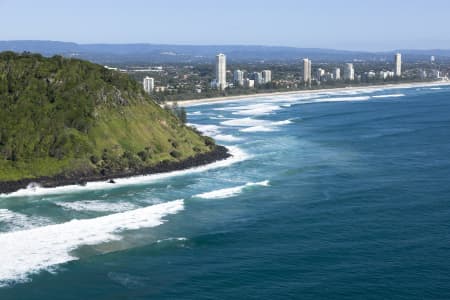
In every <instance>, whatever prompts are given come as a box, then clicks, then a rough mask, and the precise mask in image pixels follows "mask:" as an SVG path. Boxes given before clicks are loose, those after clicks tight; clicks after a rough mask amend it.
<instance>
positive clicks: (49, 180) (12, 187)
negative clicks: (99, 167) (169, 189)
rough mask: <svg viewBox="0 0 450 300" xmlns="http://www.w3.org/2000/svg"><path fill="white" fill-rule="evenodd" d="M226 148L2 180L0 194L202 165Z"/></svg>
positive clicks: (224, 153)
mask: <svg viewBox="0 0 450 300" xmlns="http://www.w3.org/2000/svg"><path fill="white" fill-rule="evenodd" d="M230 156H231V155H230V153H228V150H227V148H225V147H223V146H216V147H215V149H214V150H212V151H211V152H208V153H200V154H197V155H195V156H193V157H189V158H187V159H185V160H182V161H179V162H175V161H174V162H171V161H163V162H161V163H159V164H157V165H155V166H152V167H148V168H143V169H138V170H132V171H131V170H127V171H121V172H115V173H112V174H111V173H109V174H107V175H102V174H83V175H79V176H72V177H68V176H67V175H57V176H53V177H41V178H34V179H23V180H18V181H3V182H0V194H6V193H12V192H15V191H18V190H20V189H25V188H27V187H29V186H33V187H38V186H39V187H47V188H48V187H56V186H63V185H76V184H77V185H85V184H86V183H87V182H89V181H105V180H107V181H108V182H109V183H111V184H114V183H115V181H114V179H117V178H124V177H131V176H138V175H151V174H157V173H166V172H172V171H179V170H184V169H189V168H193V167H198V166H203V165H207V164H210V163H213V162H215V161H219V160H224V159H226V158H228V157H230Z"/></svg>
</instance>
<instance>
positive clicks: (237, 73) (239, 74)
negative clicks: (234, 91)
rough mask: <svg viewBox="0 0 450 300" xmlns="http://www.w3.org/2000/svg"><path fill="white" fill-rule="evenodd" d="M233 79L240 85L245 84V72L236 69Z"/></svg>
mask: <svg viewBox="0 0 450 300" xmlns="http://www.w3.org/2000/svg"><path fill="white" fill-rule="evenodd" d="M233 81H234V83H235V84H236V85H238V86H244V72H243V71H241V70H236V71H234V74H233Z"/></svg>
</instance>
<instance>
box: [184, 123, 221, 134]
mask: <svg viewBox="0 0 450 300" xmlns="http://www.w3.org/2000/svg"><path fill="white" fill-rule="evenodd" d="M186 125H188V126H192V127H195V128H196V129H197V130H198V131H200V132H201V133H203V134H205V135H216V134H219V133H220V129H221V127H220V126H217V125H203V124H192V123H188V124H186Z"/></svg>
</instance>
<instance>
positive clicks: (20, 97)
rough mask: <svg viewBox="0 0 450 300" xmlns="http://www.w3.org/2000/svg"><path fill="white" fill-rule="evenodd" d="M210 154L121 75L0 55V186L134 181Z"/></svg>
mask: <svg viewBox="0 0 450 300" xmlns="http://www.w3.org/2000/svg"><path fill="white" fill-rule="evenodd" d="M216 150H217V146H216V145H215V144H214V142H213V141H212V140H211V139H210V138H207V137H203V136H201V135H200V134H198V133H197V132H195V131H194V130H192V129H191V128H189V127H187V126H185V125H183V124H182V123H181V122H180V120H179V119H178V118H176V117H175V116H174V115H173V114H172V113H170V112H168V111H166V110H164V109H162V108H161V107H160V106H159V105H157V104H156V103H154V102H153V101H152V100H151V99H150V98H149V96H148V95H147V94H146V93H145V92H144V91H143V89H142V87H141V86H140V84H139V83H137V82H135V81H133V80H132V79H130V78H129V77H128V76H127V75H124V74H120V73H118V72H115V71H111V70H107V69H105V68H103V67H102V66H99V65H95V64H92V63H89V62H85V61H81V60H76V59H65V58H62V57H60V56H55V57H52V58H44V57H42V56H40V55H33V54H20V55H19V54H15V53H12V52H4V53H0V182H2V181H3V182H11V181H19V180H25V181H28V180H30V179H35V178H42V177H52V176H57V177H59V178H69V179H70V178H79V177H81V178H82V177H89V176H90V177H92V176H94V175H95V176H112V175H114V174H126V173H138V172H141V171H142V170H145V169H148V168H152V167H155V166H157V165H161V163H162V162H163V163H164V164H173V163H179V162H183V161H186V160H187V159H188V158H192V157H195V156H198V155H199V154H207V153H210V152H214V151H216Z"/></svg>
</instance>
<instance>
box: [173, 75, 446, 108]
mask: <svg viewBox="0 0 450 300" xmlns="http://www.w3.org/2000/svg"><path fill="white" fill-rule="evenodd" d="M442 85H450V81H430V82H409V83H398V84H381V85H366V86H348V87H344V88H324V89H317V90H298V91H289V92H271V93H261V94H251V95H240V96H224V97H214V98H202V99H189V100H180V101H167V102H166V104H169V105H173V103H175V102H177V103H178V105H179V106H183V107H189V106H196V105H207V104H216V103H224V102H233V101H237V100H247V99H252V100H254V99H257V98H264V97H274V96H275V97H276V96H287V95H309V94H320V93H327V92H345V91H357V90H372V89H373V90H376V89H381V88H382V89H397V88H398V89H402V88H403V89H407V88H418V87H433V86H442Z"/></svg>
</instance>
